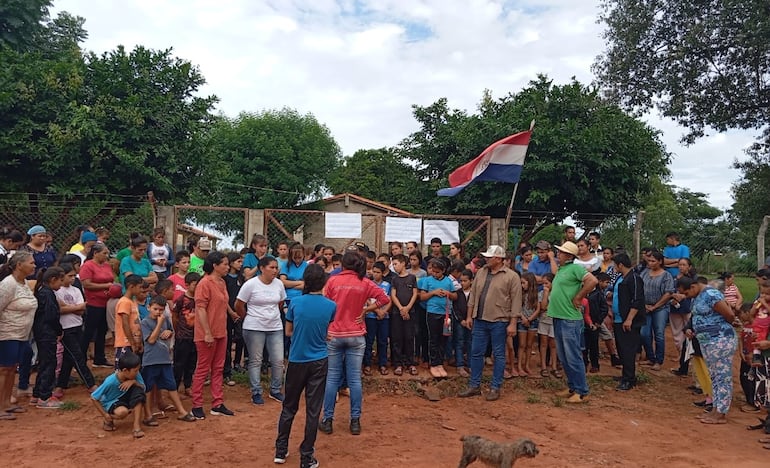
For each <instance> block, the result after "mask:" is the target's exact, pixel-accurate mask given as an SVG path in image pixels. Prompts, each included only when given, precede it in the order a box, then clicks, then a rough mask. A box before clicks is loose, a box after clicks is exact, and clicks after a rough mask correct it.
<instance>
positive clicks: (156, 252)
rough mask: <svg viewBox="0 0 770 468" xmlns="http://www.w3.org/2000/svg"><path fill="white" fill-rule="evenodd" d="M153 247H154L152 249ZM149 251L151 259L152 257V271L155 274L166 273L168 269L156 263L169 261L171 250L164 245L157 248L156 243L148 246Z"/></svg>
mask: <svg viewBox="0 0 770 468" xmlns="http://www.w3.org/2000/svg"><path fill="white" fill-rule="evenodd" d="M150 245H152V247H150ZM147 250H148V251H149V253H150V254H149V255H148V256H149V257H150V263H152V271H154V272H155V273H165V272H166V267H164V266H161V265H156V264H155V262H157V261H159V260H166V261H168V257H169V251H168V250H169V249H168V247H166V244H163V245H162V246H157V245H155V244H154V243H153V244H147Z"/></svg>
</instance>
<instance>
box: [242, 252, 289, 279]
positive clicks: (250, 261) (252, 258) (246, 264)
mask: <svg viewBox="0 0 770 468" xmlns="http://www.w3.org/2000/svg"><path fill="white" fill-rule="evenodd" d="M265 257H268V258H275V257H273V256H272V255H269V254H267V255H265ZM258 266H259V259H258V258H257V256H256V255H254V254H253V253H247V254H246V256H245V257H243V263H242V264H241V271H243V270H244V269H245V268H249V269H251V268H257V267H258ZM281 268H282V267H281V260H280V259H279V260H278V271H281ZM261 274H262V272H261V271H259V268H257V271H256V273H254V276H259V275H261ZM252 278H253V277H252Z"/></svg>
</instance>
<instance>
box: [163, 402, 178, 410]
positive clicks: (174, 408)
mask: <svg viewBox="0 0 770 468" xmlns="http://www.w3.org/2000/svg"><path fill="white" fill-rule="evenodd" d="M163 411H174V412H176V406H174V405H172V404H171V403H169V404H168V405H166V406H165V407H164V408H163Z"/></svg>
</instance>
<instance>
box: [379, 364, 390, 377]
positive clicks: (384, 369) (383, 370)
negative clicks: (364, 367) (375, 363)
mask: <svg viewBox="0 0 770 468" xmlns="http://www.w3.org/2000/svg"><path fill="white" fill-rule="evenodd" d="M380 375H388V368H387V367H385V366H380Z"/></svg>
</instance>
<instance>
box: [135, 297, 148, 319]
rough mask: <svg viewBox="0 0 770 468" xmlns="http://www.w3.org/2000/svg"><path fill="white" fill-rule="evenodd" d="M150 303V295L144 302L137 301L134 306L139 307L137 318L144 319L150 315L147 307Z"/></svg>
mask: <svg viewBox="0 0 770 468" xmlns="http://www.w3.org/2000/svg"><path fill="white" fill-rule="evenodd" d="M149 303H150V296H147V300H145V301H144V303H137V304H136V307H137V309H139V320H144V319H145V318H146V317H148V316H149V315H150V309H148V308H147V304H149Z"/></svg>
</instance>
